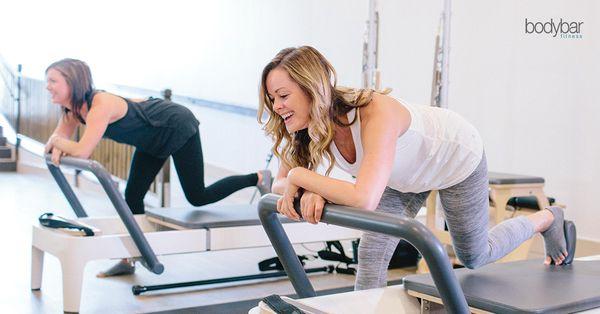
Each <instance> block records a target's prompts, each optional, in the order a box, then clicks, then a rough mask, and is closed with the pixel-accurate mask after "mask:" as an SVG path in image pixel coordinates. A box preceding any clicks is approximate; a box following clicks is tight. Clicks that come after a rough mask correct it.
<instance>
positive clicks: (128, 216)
mask: <svg viewBox="0 0 600 314" xmlns="http://www.w3.org/2000/svg"><path fill="white" fill-rule="evenodd" d="M46 164H47V165H48V170H50V173H51V174H52V176H53V177H54V179H55V181H56V183H58V186H59V187H60V189H61V191H62V192H63V194H64V195H65V197H66V198H67V200H68V201H69V204H71V207H72V208H73V210H74V211H75V214H76V215H77V217H87V213H86V212H85V210H84V209H83V206H81V203H80V202H79V200H78V198H77V196H76V195H75V192H73V189H72V188H71V185H69V183H68V182H67V179H65V176H64V174H63V173H62V171H61V170H60V168H59V167H57V166H55V165H54V164H52V162H51V157H50V155H47V156H46ZM61 164H62V165H64V166H68V167H72V168H74V169H76V170H84V171H89V172H91V173H93V174H94V175H95V176H96V178H97V179H98V181H99V182H100V184H101V185H102V188H103V189H104V191H105V192H106V194H107V195H108V198H109V199H110V201H111V202H112V204H113V206H114V207H115V209H116V210H117V214H119V217H120V218H121V220H122V221H123V223H124V224H125V227H126V228H127V231H128V232H129V235H130V236H131V238H132V239H133V242H134V243H135V246H137V248H138V250H140V253H141V255H142V259H141V263H142V265H143V266H144V267H146V268H147V269H148V270H149V271H151V272H153V273H155V274H161V273H162V272H163V271H164V270H165V267H164V266H163V264H162V263H160V262H159V261H158V259H157V258H156V254H154V251H153V250H152V248H151V247H150V245H149V244H148V241H147V240H146V237H144V233H143V232H142V230H141V229H140V227H139V225H138V224H137V223H136V221H135V219H134V217H133V214H132V213H131V210H130V209H129V206H127V203H125V200H124V199H123V197H122V196H121V194H120V193H119V191H118V190H117V189H116V187H115V184H114V182H113V180H112V178H111V177H110V174H109V173H108V172H107V171H106V170H105V169H104V167H102V165H101V164H100V163H99V162H97V161H95V160H88V159H79V158H72V157H63V158H61Z"/></svg>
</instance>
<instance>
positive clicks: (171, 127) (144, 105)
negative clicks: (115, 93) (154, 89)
mask: <svg viewBox="0 0 600 314" xmlns="http://www.w3.org/2000/svg"><path fill="white" fill-rule="evenodd" d="M93 96H94V95H92V97H90V98H92V99H93ZM123 99H124V100H125V102H127V114H125V116H124V117H122V118H121V119H119V120H117V121H115V122H113V123H110V124H109V125H108V127H107V128H106V131H105V132H104V137H106V138H109V139H111V140H114V141H116V142H119V143H124V144H128V145H132V146H135V147H136V149H139V150H141V151H143V152H145V153H148V154H150V155H153V156H155V157H158V158H166V157H168V156H169V155H171V154H172V153H174V152H175V151H177V150H178V149H179V148H181V147H182V146H183V145H184V144H185V143H186V142H187V141H188V140H189V139H190V137H192V136H194V135H196V133H198V125H199V124H200V122H198V120H197V119H196V117H194V114H193V113H192V112H191V111H190V110H189V109H188V108H186V107H184V106H182V105H179V104H176V103H174V102H171V101H167V100H163V99H159V98H150V99H148V100H145V101H141V102H134V101H131V100H129V99H127V98H123ZM91 103H92V102H91V101H90V102H88V104H91Z"/></svg>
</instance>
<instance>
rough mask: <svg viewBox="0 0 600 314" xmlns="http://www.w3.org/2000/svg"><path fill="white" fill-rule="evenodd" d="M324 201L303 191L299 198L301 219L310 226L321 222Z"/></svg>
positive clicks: (316, 195) (318, 196)
mask: <svg viewBox="0 0 600 314" xmlns="http://www.w3.org/2000/svg"><path fill="white" fill-rule="evenodd" d="M324 206H325V199H324V198H323V197H322V196H321V195H319V194H316V193H313V192H309V191H304V194H302V197H301V198H300V212H301V213H302V218H304V220H306V221H307V222H309V223H311V224H315V225H316V224H317V223H319V221H320V220H321V215H322V214H323V207H324Z"/></svg>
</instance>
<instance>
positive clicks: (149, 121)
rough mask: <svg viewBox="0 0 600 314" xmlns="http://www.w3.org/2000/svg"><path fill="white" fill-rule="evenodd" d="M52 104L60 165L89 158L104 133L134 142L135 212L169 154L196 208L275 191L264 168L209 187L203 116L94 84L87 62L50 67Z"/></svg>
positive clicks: (131, 185)
mask: <svg viewBox="0 0 600 314" xmlns="http://www.w3.org/2000/svg"><path fill="white" fill-rule="evenodd" d="M46 77H47V83H48V85H47V89H48V91H49V92H50V95H51V96H52V102H53V103H56V104H59V105H60V106H61V107H62V108H63V110H64V114H63V117H62V119H60V121H59V123H58V126H57V127H56V129H55V131H54V133H53V134H52V136H51V137H50V139H49V140H48V143H47V144H46V149H45V150H46V153H50V152H51V153H52V161H53V162H54V163H56V164H58V162H59V158H60V156H62V155H69V156H74V157H79V158H89V156H90V155H91V154H92V151H93V150H94V148H95V147H96V145H97V144H98V142H99V141H100V139H101V138H102V137H105V138H110V139H112V140H114V141H117V142H119V143H125V144H129V145H132V146H135V148H136V150H135V153H134V155H133V159H132V162H131V169H130V174H129V179H128V180H127V187H126V189H125V200H126V201H127V204H128V205H129V207H130V208H131V210H132V212H133V213H134V214H142V213H144V203H143V199H144V196H145V194H146V192H147V191H148V188H149V187H150V184H151V183H152V181H153V180H154V178H155V176H156V175H157V174H158V172H159V171H160V169H161V168H162V166H163V164H164V163H165V161H166V160H167V158H168V157H169V156H173V162H174V164H175V168H176V169H177V173H178V174H179V180H180V182H181V186H182V187H183V191H184V192H185V196H186V198H187V200H188V201H189V202H190V203H191V204H192V205H194V206H201V205H205V204H210V203H213V202H216V201H219V200H221V199H223V198H225V197H226V196H228V195H230V194H231V193H233V192H235V191H238V190H240V189H243V188H245V187H251V186H257V187H258V188H259V190H260V191H261V193H266V192H268V191H269V190H270V183H271V174H270V172H269V171H268V170H262V171H259V172H257V173H251V174H248V175H241V176H231V177H227V178H224V179H222V180H220V181H217V182H216V183H214V184H212V185H210V186H205V184H204V161H203V157H202V146H201V143H200V136H199V130H198V124H199V122H198V120H196V118H195V117H194V114H193V113H192V112H191V111H190V110H189V109H188V108H186V107H184V106H181V105H178V104H176V103H173V102H171V101H167V100H163V99H157V98H150V99H147V100H143V101H135V100H131V99H126V98H122V97H120V96H116V95H113V94H110V93H107V92H104V91H99V90H95V89H94V88H93V83H92V76H91V73H90V69H89V67H88V66H87V65H86V64H85V63H84V62H82V61H79V60H74V59H63V60H60V61H57V62H55V63H53V64H51V65H50V66H49V67H48V68H47V69H46ZM80 123H81V124H85V125H86V129H85V132H84V134H83V136H82V138H81V140H80V141H79V142H74V141H71V140H70V138H71V136H72V135H73V133H74V131H75V128H76V127H77V125H78V124H80Z"/></svg>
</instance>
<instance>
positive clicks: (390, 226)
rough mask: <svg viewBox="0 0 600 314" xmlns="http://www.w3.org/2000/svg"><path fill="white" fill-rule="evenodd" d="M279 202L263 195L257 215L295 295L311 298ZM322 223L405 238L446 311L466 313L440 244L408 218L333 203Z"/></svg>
mask: <svg viewBox="0 0 600 314" xmlns="http://www.w3.org/2000/svg"><path fill="white" fill-rule="evenodd" d="M278 199H279V196H277V195H274V194H267V195H265V196H263V198H262V199H261V200H260V202H259V204H258V216H259V217H260V221H261V223H262V224H263V227H264V228H265V231H266V232H267V236H268V237H269V240H271V243H272V244H273V247H274V248H275V252H277V256H279V260H280V261H281V263H282V264H283V267H284V269H285V271H286V272H287V274H288V276H289V278H290V281H291V282H292V285H293V287H294V290H296V293H297V294H298V296H299V297H300V298H308V297H314V296H316V293H315V290H314V288H313V286H312V285H311V283H310V281H309V280H308V276H306V273H305V272H304V270H303V269H302V264H300V262H299V261H298V259H297V258H296V253H295V252H294V249H293V247H292V244H291V242H290V240H289V238H288V237H287V234H286V233H285V231H284V230H283V226H282V225H281V222H280V221H279V219H278V218H277V200H278ZM296 211H298V206H296ZM321 223H327V224H333V225H337V226H342V227H349V228H354V229H361V230H364V231H372V232H379V233H384V234H387V235H390V236H396V237H399V238H403V239H405V240H406V241H408V242H409V243H410V244H412V245H413V246H414V247H415V248H416V249H417V250H419V252H421V255H423V258H425V261H426V262H427V266H429V269H430V270H431V275H432V276H433V281H434V282H435V285H436V287H437V288H438V290H439V293H440V295H441V298H442V300H443V302H444V305H445V306H446V309H447V310H448V311H449V312H451V313H468V312H469V307H468V305H467V301H466V300H465V296H464V294H463V291H462V288H461V287H460V285H459V284H458V280H457V279H456V275H455V274H454V272H453V271H452V266H451V265H450V261H449V260H448V257H447V255H446V252H445V251H444V248H443V246H442V244H441V243H440V242H439V241H438V240H437V239H436V237H435V236H434V235H433V233H431V231H429V229H427V227H425V226H424V225H423V224H421V223H419V222H417V221H416V220H414V219H410V218H404V217H398V216H393V215H389V214H383V213H375V212H370V211H365V210H360V209H356V208H351V207H347V206H340V205H332V204H329V205H326V206H325V208H324V209H323V214H322V216H321Z"/></svg>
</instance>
